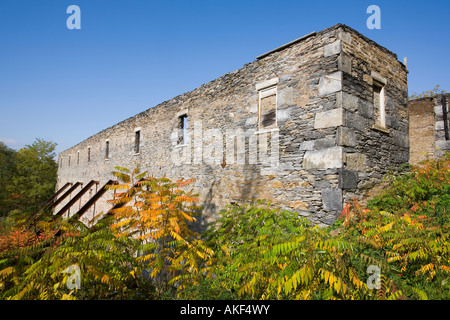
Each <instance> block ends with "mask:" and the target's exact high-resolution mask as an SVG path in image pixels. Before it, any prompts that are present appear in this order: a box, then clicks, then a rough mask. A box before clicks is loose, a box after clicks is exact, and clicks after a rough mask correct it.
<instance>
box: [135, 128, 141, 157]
mask: <svg viewBox="0 0 450 320" xmlns="http://www.w3.org/2000/svg"><path fill="white" fill-rule="evenodd" d="M140 144H141V131H139V130H138V131H136V132H135V134H134V153H139V147H140Z"/></svg>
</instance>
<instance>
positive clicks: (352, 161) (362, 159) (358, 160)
mask: <svg viewBox="0 0 450 320" xmlns="http://www.w3.org/2000/svg"><path fill="white" fill-rule="evenodd" d="M346 159H347V168H348V169H349V170H353V171H359V172H364V171H366V166H367V157H366V156H365V155H364V154H362V153H347V155H346Z"/></svg>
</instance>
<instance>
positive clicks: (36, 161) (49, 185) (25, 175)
mask: <svg viewBox="0 0 450 320" xmlns="http://www.w3.org/2000/svg"><path fill="white" fill-rule="evenodd" d="M55 146H56V143H54V142H49V141H45V140H42V139H39V138H38V139H36V141H35V142H33V144H32V145H27V146H26V147H24V148H22V149H20V150H19V151H18V152H17V154H16V173H15V175H14V176H13V177H12V180H11V184H10V186H9V188H8V189H9V191H10V193H11V198H12V203H13V205H14V209H15V210H14V211H15V213H28V214H29V213H32V212H34V211H36V210H37V209H38V208H39V206H40V205H41V204H42V203H44V202H45V201H46V200H47V199H48V198H50V197H51V196H52V194H53V193H54V192H55V186H56V172H57V169H58V165H57V163H56V161H55V160H54V158H55V153H54V151H55Z"/></svg>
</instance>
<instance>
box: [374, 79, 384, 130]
mask: <svg viewBox="0 0 450 320" xmlns="http://www.w3.org/2000/svg"><path fill="white" fill-rule="evenodd" d="M373 108H374V118H375V125H377V126H380V127H383V128H385V127H386V110H385V104H384V85H383V84H381V83H379V82H377V81H374V82H373Z"/></svg>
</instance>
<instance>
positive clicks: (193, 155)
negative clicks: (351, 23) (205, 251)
mask: <svg viewBox="0 0 450 320" xmlns="http://www.w3.org/2000/svg"><path fill="white" fill-rule="evenodd" d="M374 75H376V76H374ZM380 78H381V79H383V83H381V84H380V81H379V79H380ZM407 94H408V90H407V71H406V68H405V66H404V65H403V64H402V63H400V62H399V61H398V60H397V57H396V55H395V54H393V53H391V52H390V51H389V50H387V49H386V48H383V47H381V46H379V45H378V44H376V43H375V42H373V41H371V40H370V39H368V38H366V37H365V36H363V35H361V34H360V33H359V32H357V31H355V30H353V29H351V28H350V27H347V26H345V25H342V24H338V25H335V26H333V27H330V28H328V29H325V30H322V31H320V32H314V33H311V34H309V35H308V36H305V37H302V38H299V39H298V40H297V41H293V42H291V43H289V44H288V45H285V46H282V47H280V48H277V49H275V50H272V51H271V52H269V53H267V54H264V55H262V56H259V57H258V59H256V60H255V61H253V62H251V63H248V64H246V65H245V66H243V67H242V68H241V69H239V70H237V71H234V72H232V73H228V74H225V75H224V76H222V77H220V78H218V79H216V80H213V81H211V82H209V83H207V84H204V85H202V86H201V87H199V88H197V89H195V90H193V91H190V92H187V93H184V94H182V95H179V96H177V97H174V98H173V99H171V100H168V101H165V102H163V103H161V104H159V105H157V106H155V107H153V108H150V109H148V110H146V111H144V112H142V113H140V114H138V115H136V116H134V117H131V118H129V119H126V120H124V121H122V122H120V123H118V124H116V125H114V126H112V127H110V128H107V129H104V130H103V131H101V132H99V133H98V134H96V135H94V136H92V137H90V138H88V139H86V140H84V141H82V142H80V143H79V144H77V145H76V146H74V147H72V148H70V149H68V150H65V151H64V152H61V153H60V154H59V159H58V161H59V168H58V182H57V190H58V189H59V188H61V187H62V186H63V185H65V184H66V183H68V182H69V183H72V184H75V183H77V182H80V183H81V184H80V185H79V186H78V187H77V188H75V189H74V190H72V191H71V192H72V195H71V196H70V197H67V199H66V200H65V201H61V203H60V204H59V205H58V206H57V207H56V208H55V212H60V214H63V215H65V216H71V215H73V214H76V213H77V212H79V211H80V210H81V208H83V210H82V211H83V215H82V217H81V219H82V220H83V221H88V220H89V219H90V218H92V217H93V216H95V215H97V214H99V213H100V212H103V213H105V212H107V211H108V210H109V209H110V208H111V205H109V204H108V202H107V200H108V199H110V198H111V197H112V192H111V191H108V192H106V193H104V194H103V195H102V196H101V197H99V198H98V199H97V200H95V201H93V200H92V199H93V197H95V195H96V194H98V192H99V190H100V189H101V188H102V186H103V185H104V184H105V183H106V182H107V181H109V180H111V179H113V176H112V175H111V172H112V171H113V169H114V166H123V167H128V168H133V167H135V165H136V163H139V164H140V165H141V168H142V169H144V170H147V171H148V172H149V174H150V175H153V176H156V177H160V176H163V175H165V176H166V177H168V178H171V179H180V178H185V179H188V178H196V180H195V183H194V184H193V185H192V189H193V190H194V191H195V192H196V193H198V194H199V198H200V204H201V205H202V206H203V214H202V219H201V224H202V223H205V222H211V221H214V219H216V218H217V214H218V212H219V210H220V209H222V208H224V207H225V206H226V205H227V204H230V203H240V202H245V201H248V200H255V199H265V200H267V201H272V203H273V204H274V205H275V206H278V207H281V208H285V209H288V210H292V211H296V212H298V213H299V214H300V215H302V216H306V217H307V218H308V219H309V220H310V221H311V222H312V223H314V224H319V225H329V224H331V223H333V221H335V220H336V218H337V217H338V215H339V213H340V211H341V210H342V208H343V205H344V204H345V203H346V202H348V201H350V200H351V199H352V198H353V197H357V198H358V197H361V192H360V190H361V188H362V187H364V186H366V185H370V184H373V183H374V182H377V181H380V179H381V178H382V176H383V175H384V174H385V173H386V172H387V171H388V170H389V169H391V168H392V167H397V166H399V165H400V164H403V163H406V162H408V159H409V137H408V118H407V115H408V109H407V108H408V105H407V103H408V96H407ZM380 97H381V98H380ZM380 101H381V102H380ZM91 180H94V181H98V184H94V185H93V186H92V187H91V188H90V189H89V190H84V191H83V194H82V195H81V196H79V199H78V200H77V201H76V202H74V203H73V204H70V203H69V201H70V200H68V199H73V198H74V196H75V195H77V194H79V192H81V191H82V190H83V186H86V185H87V184H88V183H89V182H90V181H91ZM90 200H91V201H90ZM68 203H69V205H68ZM86 203H88V204H89V206H88V205H85V204H86ZM91 203H92V204H91ZM62 208H67V210H65V211H64V210H63V211H64V212H61V209H62Z"/></svg>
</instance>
